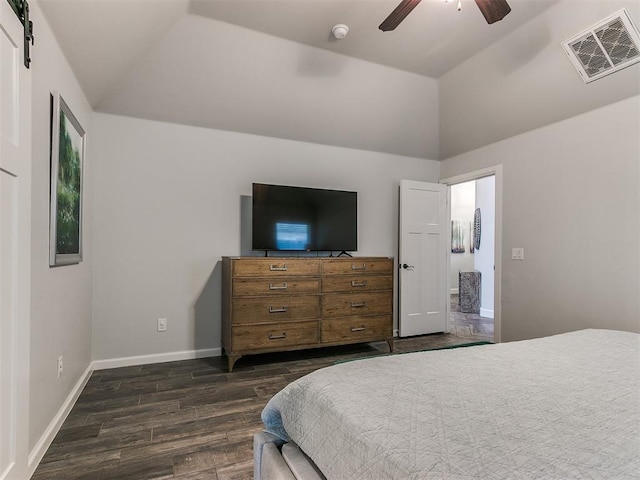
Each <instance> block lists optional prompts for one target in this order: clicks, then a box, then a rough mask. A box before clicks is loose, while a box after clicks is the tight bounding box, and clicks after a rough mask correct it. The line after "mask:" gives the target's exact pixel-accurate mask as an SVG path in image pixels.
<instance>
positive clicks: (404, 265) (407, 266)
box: [402, 263, 413, 270]
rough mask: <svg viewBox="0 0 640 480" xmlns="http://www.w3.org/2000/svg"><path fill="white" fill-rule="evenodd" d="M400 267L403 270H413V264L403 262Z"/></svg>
mask: <svg viewBox="0 0 640 480" xmlns="http://www.w3.org/2000/svg"><path fill="white" fill-rule="evenodd" d="M402 268H404V269H405V270H413V265H407V264H406V263H403V264H402Z"/></svg>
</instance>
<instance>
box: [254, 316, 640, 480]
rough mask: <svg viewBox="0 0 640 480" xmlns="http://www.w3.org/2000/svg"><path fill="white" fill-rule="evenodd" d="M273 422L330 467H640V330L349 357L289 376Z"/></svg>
mask: <svg viewBox="0 0 640 480" xmlns="http://www.w3.org/2000/svg"><path fill="white" fill-rule="evenodd" d="M262 417H263V421H264V423H265V427H266V428H265V430H266V431H268V432H270V433H271V434H274V435H277V436H278V437H280V438H281V439H282V440H283V441H293V442H295V443H296V444H297V445H298V446H299V447H300V448H301V449H302V450H303V451H304V452H305V453H306V454H307V455H308V456H309V457H310V458H311V459H312V460H313V462H314V463H315V464H316V465H317V466H318V467H319V469H320V470H321V471H322V473H323V474H324V475H325V476H326V477H327V479H329V480H331V479H347V478H348V479H372V478H373V479H392V478H393V479H397V478H408V479H417V478H438V479H440V478H443V479H444V478H446V479H472V478H482V479H487V478H496V479H499V478H505V479H507V478H509V479H517V478H562V479H567V478H594V479H597V478H602V479H632V478H633V479H638V478H640V433H639V432H640V335H638V334H635V333H629V332H620V331H612V330H595V329H591V330H581V331H577V332H571V333H566V334H561V335H555V336H551V337H545V338H541V339H534V340H527V341H521V342H510V343H502V344H496V345H484V346H475V347H468V348H459V349H452V350H439V351H428V352H417V353H409V354H401V355H392V356H386V357H378V358H370V359H363V360H358V361H352V362H347V363H343V364H339V365H335V366H332V367H328V368H324V369H322V370H318V371H316V372H313V373H311V374H309V375H307V376H305V377H303V378H301V379H299V380H297V381H295V382H293V383H291V384H290V385H288V386H287V387H286V388H284V389H283V390H282V391H280V392H279V393H277V394H276V395H275V396H274V397H273V398H272V399H271V400H270V401H269V403H268V404H267V406H266V407H265V409H264V411H263V413H262Z"/></svg>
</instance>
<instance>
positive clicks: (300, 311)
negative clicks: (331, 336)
mask: <svg viewBox="0 0 640 480" xmlns="http://www.w3.org/2000/svg"><path fill="white" fill-rule="evenodd" d="M318 317H320V297H319V296H318V295H302V296H295V297H294V296H285V295H282V296H272V297H236V298H234V299H233V300H232V320H231V323H232V324H234V325H235V324H239V323H264V322H282V321H295V320H300V319H317V318H318Z"/></svg>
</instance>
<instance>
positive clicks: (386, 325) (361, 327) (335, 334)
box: [322, 315, 393, 343]
mask: <svg viewBox="0 0 640 480" xmlns="http://www.w3.org/2000/svg"><path fill="white" fill-rule="evenodd" d="M392 336H393V317H391V315H384V316H378V317H344V318H335V319H332V320H323V321H322V342H323V343H332V342H347V341H351V340H352V341H354V342H359V341H364V340H366V339H368V338H371V339H386V338H391V337H392Z"/></svg>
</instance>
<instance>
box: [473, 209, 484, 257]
mask: <svg viewBox="0 0 640 480" xmlns="http://www.w3.org/2000/svg"><path fill="white" fill-rule="evenodd" d="M472 235H473V249H474V251H475V250H479V249H480V237H481V235H482V218H481V216H480V209H479V208H476V211H475V213H474V214H473V232H472Z"/></svg>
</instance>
